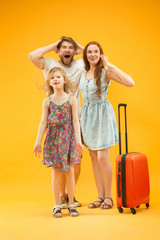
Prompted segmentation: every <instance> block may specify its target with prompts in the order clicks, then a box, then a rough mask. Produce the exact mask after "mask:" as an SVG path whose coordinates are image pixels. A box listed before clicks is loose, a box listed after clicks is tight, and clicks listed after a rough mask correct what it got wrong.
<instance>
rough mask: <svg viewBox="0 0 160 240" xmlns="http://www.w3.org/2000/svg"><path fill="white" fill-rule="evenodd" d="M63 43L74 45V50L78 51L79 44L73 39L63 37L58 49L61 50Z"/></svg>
mask: <svg viewBox="0 0 160 240" xmlns="http://www.w3.org/2000/svg"><path fill="white" fill-rule="evenodd" d="M63 42H70V43H72V44H73V47H74V50H77V43H76V42H75V41H74V40H73V39H72V38H71V37H65V36H63V37H61V41H60V42H59V43H58V45H57V48H58V49H60V47H61V46H62V43H63Z"/></svg>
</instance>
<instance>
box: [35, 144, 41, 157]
mask: <svg viewBox="0 0 160 240" xmlns="http://www.w3.org/2000/svg"><path fill="white" fill-rule="evenodd" d="M41 152H42V148H41V144H35V146H34V148H33V153H35V155H36V157H37V155H38V157H40V155H41Z"/></svg>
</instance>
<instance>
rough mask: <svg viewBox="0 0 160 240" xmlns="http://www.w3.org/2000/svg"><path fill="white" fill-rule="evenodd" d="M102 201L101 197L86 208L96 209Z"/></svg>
mask: <svg viewBox="0 0 160 240" xmlns="http://www.w3.org/2000/svg"><path fill="white" fill-rule="evenodd" d="M103 201H104V200H103V199H102V198H101V197H98V198H97V200H96V201H94V202H93V203H90V204H89V205H88V208H98V207H100V206H101V205H102V203H103ZM97 203H98V204H97Z"/></svg>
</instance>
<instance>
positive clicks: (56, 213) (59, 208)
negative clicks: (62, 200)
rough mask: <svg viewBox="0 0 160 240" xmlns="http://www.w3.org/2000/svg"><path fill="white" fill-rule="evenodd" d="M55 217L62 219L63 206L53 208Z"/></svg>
mask: <svg viewBox="0 0 160 240" xmlns="http://www.w3.org/2000/svg"><path fill="white" fill-rule="evenodd" d="M57 208H58V209H57ZM56 209H57V210H56ZM53 217H56V218H61V217H62V212H61V206H60V205H55V206H54V208H53Z"/></svg>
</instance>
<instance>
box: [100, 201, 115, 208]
mask: <svg viewBox="0 0 160 240" xmlns="http://www.w3.org/2000/svg"><path fill="white" fill-rule="evenodd" d="M102 204H103V206H107V207H109V208H111V207H112V206H113V205H111V204H108V203H105V202H103V203H102Z"/></svg>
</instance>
